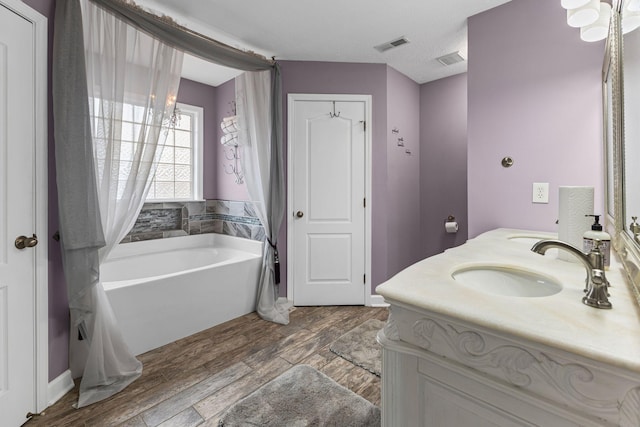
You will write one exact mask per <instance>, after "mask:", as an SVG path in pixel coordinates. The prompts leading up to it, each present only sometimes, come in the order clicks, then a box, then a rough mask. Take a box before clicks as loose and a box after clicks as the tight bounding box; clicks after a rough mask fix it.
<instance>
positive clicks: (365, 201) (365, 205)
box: [362, 197, 367, 208]
mask: <svg viewBox="0 0 640 427" xmlns="http://www.w3.org/2000/svg"><path fill="white" fill-rule="evenodd" d="M362 206H363V207H365V208H366V207H367V198H366V197H365V198H364V199H362Z"/></svg>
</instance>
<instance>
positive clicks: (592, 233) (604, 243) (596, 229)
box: [582, 215, 611, 268]
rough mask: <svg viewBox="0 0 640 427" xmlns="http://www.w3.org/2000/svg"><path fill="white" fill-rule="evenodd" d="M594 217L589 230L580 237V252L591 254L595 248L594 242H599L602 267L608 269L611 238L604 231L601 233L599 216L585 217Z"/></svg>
mask: <svg viewBox="0 0 640 427" xmlns="http://www.w3.org/2000/svg"><path fill="white" fill-rule="evenodd" d="M585 216H592V217H594V221H593V224H592V225H591V230H588V231H586V232H585V233H584V234H583V235H582V250H583V252H584V253H589V252H591V249H593V247H594V246H595V242H596V240H599V241H600V251H601V252H602V254H603V255H604V266H605V268H608V267H609V264H610V262H611V236H610V235H609V233H607V232H606V231H602V224H600V215H585Z"/></svg>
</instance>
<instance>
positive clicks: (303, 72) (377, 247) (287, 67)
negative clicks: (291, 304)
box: [279, 61, 388, 295]
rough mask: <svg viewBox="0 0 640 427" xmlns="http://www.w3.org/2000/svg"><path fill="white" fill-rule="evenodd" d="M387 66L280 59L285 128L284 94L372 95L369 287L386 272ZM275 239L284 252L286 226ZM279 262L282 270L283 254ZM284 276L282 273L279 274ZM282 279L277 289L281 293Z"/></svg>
mask: <svg viewBox="0 0 640 427" xmlns="http://www.w3.org/2000/svg"><path fill="white" fill-rule="evenodd" d="M387 68H388V67H387V66H386V65H385V64H355V63H337V62H310V61H305V62H301V61H282V62H281V69H282V89H283V103H284V108H285V112H284V116H283V117H284V129H285V138H286V129H287V96H288V94H290V93H330V94H360V95H372V110H373V111H372V116H373V117H372V119H373V129H372V145H373V148H372V151H373V152H372V162H373V166H372V175H373V178H372V179H373V183H372V193H373V194H372V199H373V200H372V201H371V206H372V213H371V215H372V240H373V242H372V253H371V258H372V278H371V284H372V290H373V289H375V286H377V285H379V284H380V283H382V282H383V281H385V280H386V279H387V278H388V272H387V259H388V257H387V253H388V248H387V218H388V213H387V204H388V201H387V191H388V189H387V151H386V142H387V139H386V131H387V91H386V86H387ZM280 234H281V235H280V237H279V241H280V247H281V250H282V253H283V254H284V253H286V246H285V245H286V241H287V240H286V227H285V226H283V227H282V232H281V233H280ZM282 259H284V260H285V261H284V263H283V265H282V268H283V271H286V268H287V266H286V257H285V256H282V257H281V260H282ZM283 276H284V275H283ZM282 288H286V281H285V282H284V283H283V286H281V289H280V295H284V293H283V289H282Z"/></svg>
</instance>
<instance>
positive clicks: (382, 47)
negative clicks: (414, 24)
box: [374, 36, 409, 52]
mask: <svg viewBox="0 0 640 427" xmlns="http://www.w3.org/2000/svg"><path fill="white" fill-rule="evenodd" d="M407 43H409V40H407V39H406V38H405V37H404V36H403V37H400V38H398V39H395V40H391V41H390V42H386V43H382V44H379V45H378V46H374V48H375V49H376V50H377V51H378V52H386V51H387V50H389V49H393V48H394V47H398V46H402V45H403V44H407Z"/></svg>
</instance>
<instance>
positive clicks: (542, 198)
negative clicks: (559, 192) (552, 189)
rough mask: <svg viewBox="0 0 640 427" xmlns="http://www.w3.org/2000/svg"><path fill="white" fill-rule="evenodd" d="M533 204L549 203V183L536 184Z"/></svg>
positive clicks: (532, 198) (532, 199) (532, 197)
mask: <svg viewBox="0 0 640 427" xmlns="http://www.w3.org/2000/svg"><path fill="white" fill-rule="evenodd" d="M531 201H532V202H533V203H549V183H548V182H534V183H533V192H532V196H531Z"/></svg>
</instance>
